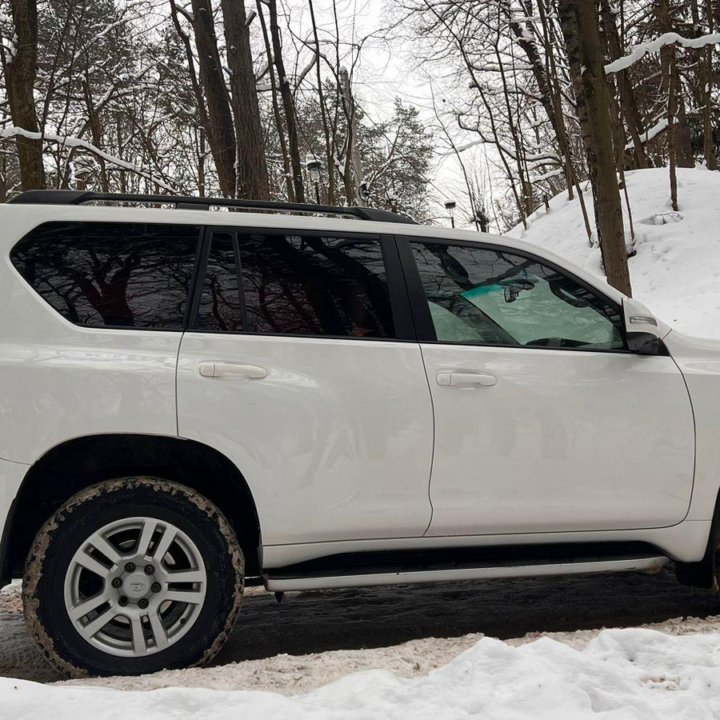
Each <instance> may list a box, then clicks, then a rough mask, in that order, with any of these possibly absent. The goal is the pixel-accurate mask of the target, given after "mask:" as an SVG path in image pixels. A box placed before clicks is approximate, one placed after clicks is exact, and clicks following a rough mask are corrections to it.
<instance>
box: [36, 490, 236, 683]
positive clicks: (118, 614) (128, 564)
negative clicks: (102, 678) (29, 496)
mask: <svg viewBox="0 0 720 720" xmlns="http://www.w3.org/2000/svg"><path fill="white" fill-rule="evenodd" d="M243 572H244V562H243V555H242V552H241V550H240V547H239V546H238V543H237V539H236V537H235V533H234V532H233V530H232V528H231V527H230V525H229V523H228V522H227V520H226V519H225V517H224V516H223V515H222V513H221V512H220V510H219V509H218V508H217V507H216V506H215V505H213V504H212V503H211V502H210V501H209V500H207V499H206V498H204V497H202V496H201V495H199V494H198V493H196V492H194V491H193V490H191V489H189V488H187V487H185V486H183V485H178V484H177V483H173V482H169V481H167V480H161V479H158V478H150V477H131V478H120V479H117V480H110V481H107V482H103V483H100V484H98V485H94V486H92V487H89V488H86V489H85V490H83V491H81V492H80V493H78V494H77V495H75V496H73V497H72V498H70V500H68V501H67V502H66V503H65V504H64V505H63V506H62V507H61V508H60V509H59V510H58V511H57V512H56V513H55V514H54V515H53V516H52V517H51V518H50V519H49V520H48V521H47V522H46V523H45V525H44V526H43V528H42V529H41V530H40V532H39V533H38V535H37V537H36V538H35V542H34V544H33V547H32V549H31V551H30V555H29V558H28V562H27V566H26V570H25V577H24V581H23V605H24V610H25V618H26V621H27V624H28V627H29V630H30V632H31V634H32V636H33V639H34V640H35V642H36V643H37V644H38V645H39V647H40V649H41V650H42V651H43V653H44V654H45V656H46V657H47V659H48V660H49V661H50V663H51V664H52V665H53V666H54V667H55V668H56V669H57V670H58V671H60V672H61V673H63V674H64V675H69V676H74V677H78V676H84V675H87V674H95V675H138V674H142V673H148V672H155V671H157V670H162V669H164V668H178V667H187V666H190V665H201V664H204V663H206V662H208V661H209V660H210V659H211V658H212V657H214V656H215V654H216V653H217V652H218V651H219V650H220V648H221V647H222V646H223V644H224V642H225V640H226V639H227V637H228V635H229V633H230V631H231V630H232V627H233V625H234V624H235V620H236V618H237V614H238V611H239V609H240V603H241V601H242V591H243Z"/></svg>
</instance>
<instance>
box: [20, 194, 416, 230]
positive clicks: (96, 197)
mask: <svg viewBox="0 0 720 720" xmlns="http://www.w3.org/2000/svg"><path fill="white" fill-rule="evenodd" d="M8 202H11V203H27V204H32V205H83V204H84V203H89V202H117V203H121V202H133V203H143V202H145V203H162V204H170V205H174V206H175V208H176V209H181V210H209V209H210V208H211V207H228V208H237V209H240V210H269V211H276V212H277V211H280V212H296V213H305V214H307V215H318V214H320V215H345V216H348V215H349V216H351V217H354V218H358V219H360V220H374V221H376V222H394V223H409V224H412V225H417V223H416V222H415V220H412V219H411V218H409V217H407V216H406V215H400V214H398V213H392V212H388V211H387V210H380V209H379V208H365V207H340V206H334V205H309V204H303V203H289V202H272V201H270V200H234V199H232V198H206V197H194V196H191V195H131V194H120V193H98V192H86V191H83V190H27V191H26V192H24V193H21V194H20V195H17V196H16V197H14V198H13V199H12V200H9V201H8Z"/></svg>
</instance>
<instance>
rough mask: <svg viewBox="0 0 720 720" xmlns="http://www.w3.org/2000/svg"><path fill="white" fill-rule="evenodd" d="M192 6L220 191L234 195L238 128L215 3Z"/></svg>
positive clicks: (199, 0) (199, 1)
mask: <svg viewBox="0 0 720 720" xmlns="http://www.w3.org/2000/svg"><path fill="white" fill-rule="evenodd" d="M192 10H193V18H192V27H193V33H194V35H195V46H196V47H197V55H198V65H199V66H200V81H201V83H202V86H203V89H204V91H205V100H206V102H207V118H208V126H207V136H208V143H209V144H210V152H211V153H212V156H213V160H215V169H216V170H217V174H218V181H219V183H220V191H221V192H222V194H223V195H224V196H225V197H234V196H235V194H236V192H237V182H236V174H235V160H236V157H237V151H236V147H235V129H234V127H233V118H232V112H231V110H230V99H229V97H228V91H227V87H225V80H224V78H223V71H222V63H221V62H220V53H219V52H218V45H217V36H216V35H215V21H214V19H213V14H212V5H211V2H210V0H192Z"/></svg>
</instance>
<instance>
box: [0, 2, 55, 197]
mask: <svg viewBox="0 0 720 720" xmlns="http://www.w3.org/2000/svg"><path fill="white" fill-rule="evenodd" d="M10 10H11V12H12V18H13V25H14V27H15V35H16V38H17V45H16V47H15V48H14V52H15V54H14V55H11V54H10V52H9V51H8V50H7V49H6V48H5V47H4V45H3V43H0V57H1V58H2V66H3V71H4V73H5V84H6V92H7V99H8V104H9V106H10V116H11V117H12V121H13V124H14V125H15V126H16V127H19V128H21V129H23V130H26V131H28V132H32V133H37V132H40V126H39V124H38V118H37V112H36V109H35V98H34V96H33V91H34V88H35V77H36V75H37V42H38V38H37V33H38V17H37V0H10ZM16 143H17V149H18V158H19V161H20V182H21V185H22V189H23V190H34V189H38V188H44V187H45V169H44V167H43V156H42V140H31V139H29V138H26V137H22V136H18V137H17V138H16Z"/></svg>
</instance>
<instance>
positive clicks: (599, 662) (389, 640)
mask: <svg viewBox="0 0 720 720" xmlns="http://www.w3.org/2000/svg"><path fill="white" fill-rule="evenodd" d="M718 613H720V598H718V597H717V596H715V595H713V594H711V593H708V592H704V591H699V590H694V589H691V588H686V587H683V586H681V585H679V584H678V583H677V582H676V580H675V578H674V575H673V573H672V572H671V571H669V570H664V571H663V572H661V573H660V574H658V575H656V576H647V575H634V574H624V575H594V576H585V577H579V576H578V577H565V578H529V579H521V580H493V581H486V582H466V583H457V584H454V585H428V586H415V587H411V586H398V587H389V588H367V589H363V588H358V589H349V590H336V591H328V592H308V593H291V594H289V595H288V596H287V597H286V600H285V601H284V602H283V603H281V604H278V603H276V602H275V600H274V599H273V596H272V595H270V594H267V593H264V592H261V591H260V590H251V591H250V593H249V594H248V596H247V598H246V600H245V604H244V606H243V612H242V614H241V619H240V622H239V623H238V627H237V629H236V631H235V632H234V633H233V635H232V637H231V639H230V641H229V643H228V645H227V646H226V647H225V649H224V650H223V652H222V653H221V655H220V656H219V657H218V659H217V661H216V662H215V663H214V666H213V667H210V668H206V669H190V670H178V671H166V672H162V673H156V674H154V675H147V676H143V677H139V678H96V679H91V680H82V681H71V682H62V683H58V684H56V685H53V686H50V687H47V686H46V687H43V686H41V685H39V684H37V683H38V681H39V682H53V681H57V680H58V678H57V677H56V676H55V675H53V673H52V672H51V671H50V670H49V669H48V668H47V666H46V665H45V663H44V661H43V659H42V657H41V656H40V655H39V654H38V652H37V651H36V650H35V648H34V647H33V645H32V643H31V641H30V639H29V637H28V635H27V632H26V630H25V627H24V623H23V621H22V616H21V615H20V603H19V588H18V587H17V586H15V587H11V588H6V589H5V590H4V591H2V592H0V676H6V677H8V678H14V679H3V678H2V677H0V718H4V717H8V718H13V720H19V719H23V720H24V718H28V720H30V719H32V720H35V718H40V717H48V716H49V715H47V713H48V712H49V710H48V708H52V715H53V717H54V718H55V719H56V720H64V719H65V718H66V717H67V718H70V716H71V714H72V718H73V720H80V719H81V718H86V717H87V718H97V719H98V720H106V719H109V718H116V717H118V718H119V717H121V713H126V712H128V711H130V712H131V713H132V714H134V715H138V716H140V717H142V718H143V720H144V719H145V718H154V717H156V716H157V717H161V716H162V715H165V716H166V718H168V717H169V718H173V720H185V718H191V717H192V718H204V717H208V718H210V717H213V718H215V717H218V718H223V717H233V718H234V717H237V716H240V714H241V713H248V714H249V713H251V712H257V713H261V717H263V718H271V717H275V716H276V715H277V716H279V715H280V713H283V714H285V715H288V716H289V717H297V716H302V715H312V716H313V717H318V718H324V717H333V718H345V717H348V718H354V717H363V718H369V719H370V718H371V719H373V720H374V719H375V718H385V717H403V718H405V717H414V716H417V717H420V718H424V717H429V716H430V715H432V716H437V717H439V718H445V717H448V718H451V717H452V718H457V717H461V716H463V715H465V714H468V715H471V716H472V715H473V714H474V715H476V716H478V717H483V718H520V719H524V718H538V717H544V716H549V714H550V713H551V712H552V713H553V714H554V715H555V716H556V717H557V718H564V717H567V718H583V717H591V716H593V715H594V713H596V712H597V711H599V710H602V709H605V710H610V709H612V708H616V710H615V714H610V715H609V717H613V718H631V717H633V718H644V717H647V718H650V717H653V718H655V717H660V716H661V713H662V717H672V718H675V717H679V718H682V717H691V716H692V717H693V718H702V717H712V716H713V715H715V714H717V712H718V711H720V707H718V706H716V705H714V704H713V703H716V702H717V701H716V700H715V699H714V695H717V690H720V615H718ZM603 628H630V629H627V630H623V629H614V630H607V631H606V630H603ZM632 628H634V629H632ZM493 638H495V639H493ZM497 638H502V639H503V641H502V642H501V641H500V640H498V639H497ZM463 653H465V654H463ZM467 653H469V654H467ZM448 664H449V665H448ZM445 666H447V667H445ZM17 678H23V679H22V680H19V679H17ZM29 680H32V681H35V682H28V681H29ZM328 683H332V685H330V686H329V687H325V686H326V685H327V684H328ZM79 686H84V688H92V689H90V690H86V689H83V687H79ZM179 688H182V689H179ZM192 688H203V690H202V691H199V690H195V689H192ZM323 688H324V689H323ZM147 690H153V691H154V692H151V693H148V692H139V691H147ZM718 697H720V695H718ZM683 713H686V714H685V715H683ZM122 717H124V715H122Z"/></svg>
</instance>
